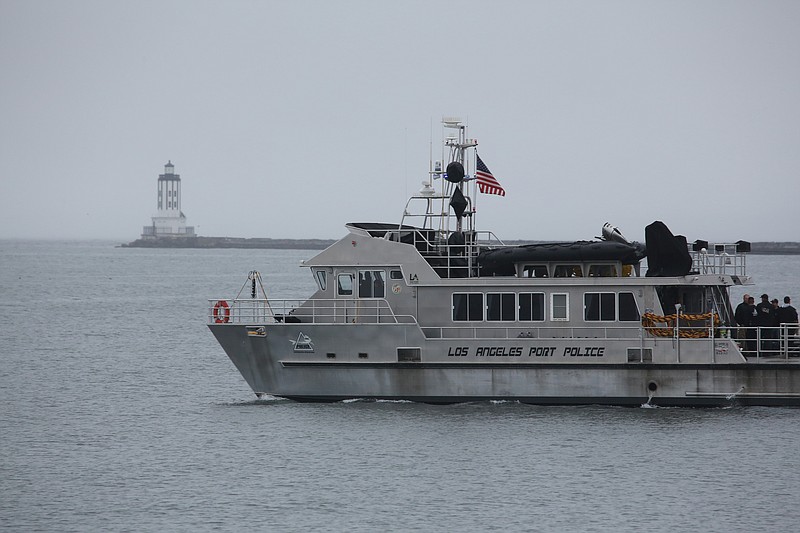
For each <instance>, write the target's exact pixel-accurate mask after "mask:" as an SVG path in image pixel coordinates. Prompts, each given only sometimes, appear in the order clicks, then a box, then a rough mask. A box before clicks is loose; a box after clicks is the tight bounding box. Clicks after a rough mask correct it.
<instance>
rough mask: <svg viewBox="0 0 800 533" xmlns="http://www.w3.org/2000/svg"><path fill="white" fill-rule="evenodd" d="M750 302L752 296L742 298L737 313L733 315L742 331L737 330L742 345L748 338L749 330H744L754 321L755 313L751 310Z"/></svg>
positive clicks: (737, 336)
mask: <svg viewBox="0 0 800 533" xmlns="http://www.w3.org/2000/svg"><path fill="white" fill-rule="evenodd" d="M749 301H750V295H749V294H745V295H744V296H742V301H741V303H740V304H739V305H737V306H736V311H734V313H733V320H735V321H736V325H737V326H739V328H740V329H738V330H736V335H735V336H736V338H737V339H739V340H740V341H741V342H742V343H744V340H745V339H746V338H747V330H746V329H744V328H746V327H748V326H750V322H752V320H753V312H752V309H750V305H749V304H748V302H749Z"/></svg>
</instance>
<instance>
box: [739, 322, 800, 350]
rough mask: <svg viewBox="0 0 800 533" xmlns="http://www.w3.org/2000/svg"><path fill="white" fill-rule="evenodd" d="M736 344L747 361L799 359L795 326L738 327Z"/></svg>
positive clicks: (798, 343)
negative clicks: (752, 359) (751, 359)
mask: <svg viewBox="0 0 800 533" xmlns="http://www.w3.org/2000/svg"><path fill="white" fill-rule="evenodd" d="M735 337H736V343H737V344H738V345H739V348H740V349H741V350H742V354H744V356H745V357H747V358H748V359H750V358H755V359H761V358H767V359H775V358H782V359H788V358H790V357H800V333H798V329H797V324H781V325H780V326H776V327H763V326H762V327H739V328H736V330H735Z"/></svg>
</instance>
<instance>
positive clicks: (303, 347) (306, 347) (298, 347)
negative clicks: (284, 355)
mask: <svg viewBox="0 0 800 533" xmlns="http://www.w3.org/2000/svg"><path fill="white" fill-rule="evenodd" d="M289 342H291V343H292V344H294V351H295V352H313V351H314V343H313V342H312V341H311V337H309V336H308V335H306V334H304V333H303V332H302V331H301V332H300V334H299V335H298V336H297V340H296V341H289Z"/></svg>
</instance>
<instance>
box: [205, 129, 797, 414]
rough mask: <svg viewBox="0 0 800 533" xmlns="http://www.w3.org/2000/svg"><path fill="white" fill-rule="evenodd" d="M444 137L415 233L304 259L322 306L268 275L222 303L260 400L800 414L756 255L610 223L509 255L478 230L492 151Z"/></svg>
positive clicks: (234, 350)
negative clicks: (750, 292) (750, 266)
mask: <svg viewBox="0 0 800 533" xmlns="http://www.w3.org/2000/svg"><path fill="white" fill-rule="evenodd" d="M443 128H444V131H446V132H448V134H447V135H446V136H445V141H444V149H443V159H444V160H445V162H446V164H440V163H438V162H437V163H432V164H431V169H430V175H429V177H428V179H427V180H426V181H424V182H423V187H422V189H421V190H420V191H419V193H417V194H416V195H414V196H412V197H411V199H409V200H408V203H407V204H406V207H405V209H404V211H403V215H402V218H401V220H400V222H399V223H394V224H388V223H350V224H347V225H346V227H347V229H348V230H349V233H348V234H347V235H346V236H345V237H343V238H342V239H341V240H339V241H337V242H336V243H334V244H333V245H331V246H330V247H329V248H327V249H326V250H324V251H322V252H321V253H319V254H318V255H316V256H315V257H313V258H312V259H310V260H308V261H305V262H304V263H303V266H304V267H306V268H308V269H310V274H311V275H312V276H313V278H314V280H315V281H316V284H317V290H316V292H315V293H314V294H313V295H311V296H310V297H309V298H308V299H307V300H305V301H300V302H290V301H283V300H274V299H268V298H267V297H266V293H265V291H264V289H263V286H262V282H261V276H260V275H259V273H258V272H255V271H253V272H250V273H249V275H248V281H247V282H246V283H245V287H246V288H247V292H248V294H245V295H244V297H241V296H242V295H241V291H240V295H239V296H237V297H236V298H233V299H214V300H210V301H209V308H208V322H209V323H208V326H209V328H210V329H211V331H212V333H213V334H214V336H215V337H216V339H217V340H218V342H219V343H220V345H221V346H222V348H223V349H224V350H225V352H226V353H227V355H228V357H230V359H231V361H233V363H234V365H235V366H236V368H237V369H238V370H239V372H240V373H241V374H242V376H243V377H244V379H245V381H246V382H247V383H248V385H249V386H250V387H251V388H252V389H253V391H254V392H255V393H256V394H257V395H258V396H259V397H260V396H262V395H265V394H267V395H273V396H278V397H283V398H290V399H295V400H300V401H338V400H344V399H352V398H363V399H390V400H411V401H419V402H430V403H455V402H464V401H481V400H511V401H519V402H524V403H532V404H608V405H631V406H639V405H643V404H651V405H675V406H720V405H730V404H731V403H734V402H735V403H740V404H744V405H800V363H798V359H796V358H794V357H795V356H797V355H798V353H800V347H798V346H799V345H798V334H797V325H796V324H794V325H792V324H782V325H780V326H776V327H772V328H763V327H762V328H736V329H734V328H733V326H735V322H734V320H733V312H732V309H731V302H730V298H729V288H730V287H731V286H734V285H752V281H751V279H750V277H749V276H748V275H747V272H746V257H747V252H749V249H750V247H749V243H747V242H744V241H739V242H737V243H734V244H711V245H709V243H707V242H703V241H695V242H693V243H687V240H686V238H685V237H681V236H675V235H672V233H671V232H670V231H669V229H668V228H667V227H666V226H665V225H664V224H663V223H661V222H654V223H652V224H650V225H649V226H647V227H646V229H645V243H644V244H641V243H637V242H629V241H628V240H627V239H625V237H624V236H623V235H622V233H621V232H620V231H619V230H617V229H616V228H614V227H613V226H611V225H609V224H606V225H605V226H604V227H603V232H602V237H599V238H596V239H594V240H590V241H579V242H572V243H544V244H530V245H523V246H506V245H504V243H503V242H502V241H500V240H499V239H498V238H497V237H495V236H494V235H493V234H492V233H491V232H485V231H479V230H478V228H477V227H476V224H475V222H476V214H475V208H474V202H473V199H474V198H475V196H476V193H477V192H478V186H479V183H478V182H479V179H476V178H475V176H476V175H477V176H479V177H480V172H481V171H482V170H486V171H487V172H488V169H485V167H484V166H483V165H482V164H481V162H480V160H479V159H478V158H477V156H476V153H475V147H476V146H477V141H475V140H474V139H470V138H468V137H467V130H466V127H465V125H464V124H463V123H462V122H461V121H460V120H458V119H444V120H443ZM473 168H474V169H476V170H475V174H474V175H473V174H472V171H471V169H473ZM245 287H243V289H244V288H245Z"/></svg>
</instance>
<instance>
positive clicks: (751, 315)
mask: <svg viewBox="0 0 800 533" xmlns="http://www.w3.org/2000/svg"><path fill="white" fill-rule="evenodd" d="M733 318H734V320H736V325H738V326H740V329H739V330H738V332H737V333H738V334H737V338H738V339H739V342H740V343H741V344H742V348H743V349H744V352H745V355H749V356H755V355H756V354H757V353H761V355H770V354H772V355H778V352H779V350H780V346H781V345H780V336H781V332H782V331H783V332H784V333H785V334H786V336H787V338H788V339H789V346H790V347H793V348H795V347H796V346H797V309H795V308H794V307H793V306H792V300H791V298H789V297H788V296H784V298H783V306H781V305H779V302H778V299H777V298H774V299H773V300H772V301H770V299H769V295H767V294H762V295H761V302H759V303H758V304H756V303H755V298H753V297H752V296H750V295H749V294H745V295H744V296H743V297H742V303H740V304H739V305H738V306H736V311H735V312H734V314H733ZM782 324H789V326H788V327H787V328H786V329H785V331H784V330H783V329H782V328H781V325H782ZM756 328H764V329H761V330H760V338H761V345H760V346H758V340H757V339H758V338H759V330H757V329H756ZM789 356H790V357H800V351H797V350H790V353H789Z"/></svg>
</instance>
